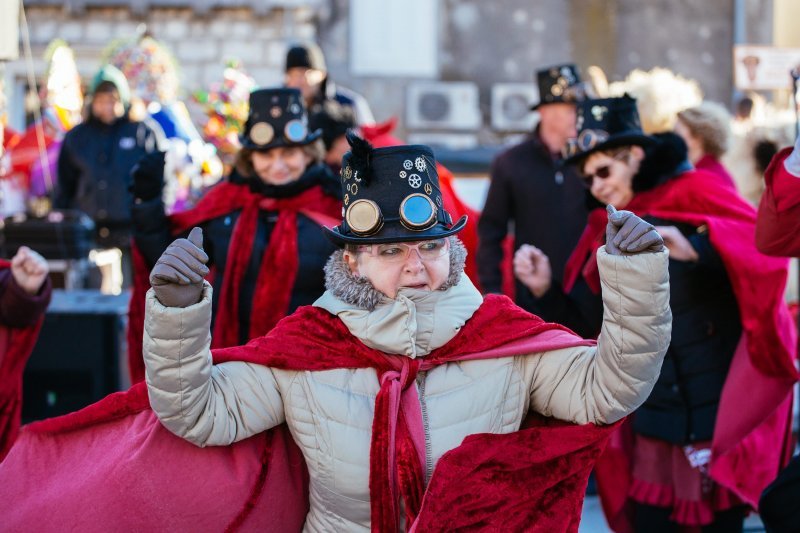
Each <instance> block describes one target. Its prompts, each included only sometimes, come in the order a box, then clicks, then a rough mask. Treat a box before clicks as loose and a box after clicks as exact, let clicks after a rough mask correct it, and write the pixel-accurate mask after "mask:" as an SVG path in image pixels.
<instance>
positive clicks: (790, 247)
mask: <svg viewBox="0 0 800 533" xmlns="http://www.w3.org/2000/svg"><path fill="white" fill-rule="evenodd" d="M790 153H792V148H791V147H789V148H784V149H783V150H781V151H780V152H778V154H777V155H775V157H773V158H772V161H771V162H770V164H769V167H768V168H767V171H766V173H765V174H764V183H765V185H766V188H765V189H764V194H763V195H762V196H761V203H760V204H759V206H758V223H757V224H756V244H757V245H758V249H759V250H761V251H763V252H764V253H766V254H769V255H780V256H783V257H800V178H798V177H797V176H793V175H791V174H789V172H788V171H787V170H786V168H785V167H784V166H783V162H784V161H785V160H786V158H787V157H789V154H790Z"/></svg>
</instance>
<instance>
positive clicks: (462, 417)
mask: <svg viewBox="0 0 800 533" xmlns="http://www.w3.org/2000/svg"><path fill="white" fill-rule="evenodd" d="M350 142H351V145H352V147H353V148H352V151H351V153H349V154H348V155H347V156H346V157H345V161H344V164H343V171H342V188H343V191H344V192H345V215H344V220H343V221H342V222H341V224H340V225H338V226H337V227H335V228H333V229H331V230H329V236H330V238H331V240H332V241H333V242H335V243H336V244H337V245H339V246H340V247H342V249H340V250H337V251H336V252H335V253H334V254H332V256H331V258H330V259H329V262H328V264H327V265H326V267H325V276H326V288H327V290H326V292H325V294H324V295H323V296H322V297H321V298H319V299H318V300H317V301H316V302H315V303H314V305H313V306H307V307H303V308H301V309H299V310H298V311H297V312H295V313H294V314H293V315H291V316H289V317H287V318H285V319H284V320H282V321H281V322H280V323H279V324H278V325H277V326H276V328H274V329H273V330H272V331H271V332H270V333H269V334H267V335H266V336H264V337H259V338H257V339H254V340H252V341H251V342H250V343H248V344H247V345H245V346H237V347H231V348H226V349H217V350H210V349H209V347H210V345H211V342H212V341H211V335H210V321H211V301H212V292H213V289H212V288H211V286H210V284H208V282H205V281H204V280H203V275H204V271H205V270H204V262H205V260H207V255H206V254H205V252H204V251H203V236H202V235H203V234H202V231H201V229H200V228H196V229H193V230H192V232H191V233H190V234H189V237H188V239H178V240H176V241H175V242H174V243H173V244H172V245H170V247H169V248H168V250H167V251H166V252H165V253H164V255H162V257H161V259H159V261H158V262H157V264H156V266H155V267H154V269H153V271H152V273H151V278H150V279H151V284H152V286H153V290H152V291H149V292H148V295H147V310H146V317H147V318H146V321H145V328H146V329H145V343H144V346H145V357H146V359H145V361H146V364H147V381H146V384H145V383H140V384H137V385H136V386H135V387H134V388H132V389H131V390H130V391H128V392H127V393H123V394H118V395H114V396H111V397H109V398H107V399H106V400H104V401H103V402H100V403H99V404H95V405H94V406H91V407H89V408H87V409H85V410H83V411H80V412H78V413H74V414H72V415H67V416H65V417H61V418H58V419H53V420H49V421H44V422H41V423H37V424H36V425H33V426H31V427H30V428H28V429H27V430H26V431H25V432H24V434H23V438H22V439H21V440H20V441H19V443H18V444H17V446H16V447H15V448H14V449H13V450H12V452H11V454H10V455H9V456H8V458H7V460H6V461H5V462H4V463H3V464H1V465H0V513H2V515H3V517H4V520H5V523H6V525H7V527H8V529H10V530H11V531H18V530H19V531H21V530H26V529H27V530H31V529H38V530H42V529H50V528H53V527H54V526H55V525H56V524H57V526H58V527H60V528H61V529H70V528H78V529H81V530H84V531H86V530H88V531H95V530H99V529H101V528H102V526H104V525H105V526H106V527H107V526H108V524H109V523H113V524H114V526H115V527H117V528H122V529H125V528H127V527H128V526H129V525H132V524H136V527H137V528H139V529H149V528H152V529H164V528H165V527H169V528H170V529H201V530H216V531H218V530H221V529H226V530H247V531H250V530H255V529H256V528H262V529H261V530H266V531H277V530H280V531H297V530H299V529H301V528H303V529H304V530H306V531H331V530H368V529H371V530H372V531H396V530H401V529H405V530H411V531H445V530H452V529H458V528H472V529H478V528H480V529H502V530H511V531H522V530H529V531H530V530H533V531H570V532H575V531H577V529H578V523H579V521H580V513H581V507H582V501H583V493H584V491H585V488H586V482H587V476H588V472H589V469H590V468H591V466H592V464H593V462H594V460H595V458H596V457H597V455H598V454H599V452H600V450H601V449H602V447H603V444H604V441H605V437H606V435H607V434H608V433H609V432H610V431H611V430H612V429H613V428H614V427H615V425H616V422H617V421H618V420H620V419H621V418H623V417H624V416H625V415H626V414H627V413H629V412H630V411H631V410H633V409H634V408H635V407H636V406H637V405H638V403H639V402H640V401H642V400H643V398H644V397H646V396H647V394H648V392H649V387H650V383H652V381H653V380H654V379H655V375H656V374H657V372H658V368H659V365H660V361H661V359H662V357H663V354H664V352H665V350H666V348H667V345H668V340H669V334H670V313H669V306H668V300H667V293H668V284H667V280H666V279H665V274H666V259H667V258H666V252H665V251H664V248H663V243H662V241H661V239H660V237H659V236H658V234H657V233H655V232H654V231H652V228H649V227H646V226H644V225H640V226H639V230H638V231H635V232H632V233H630V234H629V235H628V237H627V238H626V239H625V240H624V247H625V248H626V249H628V250H629V252H631V253H630V254H629V255H621V254H620V253H619V249H617V248H611V249H608V250H607V249H606V248H601V249H600V250H599V251H598V261H599V263H600V273H601V277H602V278H603V280H604V282H605V283H606V284H607V288H608V291H607V293H608V295H609V298H608V302H607V304H608V306H609V314H608V316H607V317H606V318H607V321H606V323H605V332H606V335H604V336H603V337H601V338H600V340H599V341H598V342H597V343H595V342H594V341H587V340H584V339H581V338H580V337H577V336H576V335H574V334H573V333H571V332H570V331H569V330H567V329H565V328H563V327H561V326H558V325H556V324H549V323H545V322H543V321H541V320H540V319H538V318H536V317H534V316H532V315H530V314H528V313H526V312H524V311H522V310H521V309H519V308H517V307H516V306H514V305H513V304H512V303H511V302H510V300H508V299H507V298H505V297H500V296H489V297H487V298H486V299H484V298H483V297H482V296H481V295H480V293H479V292H478V291H477V289H475V287H474V285H472V283H471V282H470V281H469V279H468V278H467V277H466V276H463V275H462V273H463V268H464V258H465V250H464V246H463V244H461V242H460V241H459V240H458V239H457V238H455V236H454V235H455V234H456V233H457V232H458V231H460V230H461V229H462V228H463V227H464V223H465V219H463V218H462V219H460V220H457V221H453V219H452V218H451V217H450V214H449V213H447V212H446V211H445V210H444V209H439V208H437V206H441V203H440V202H441V196H440V195H441V192H440V189H439V181H438V176H437V173H436V166H435V160H434V159H433V155H432V152H431V151H430V149H429V148H428V147H425V146H400V147H392V148H380V149H373V148H372V147H371V146H369V145H368V144H367V143H366V142H364V141H363V140H361V139H358V138H356V137H351V138H350ZM631 221H634V222H635V221H636V218H635V217H634V216H633V215H631V214H630V213H614V214H612V215H610V217H609V231H610V232H611V234H612V235H613V234H615V233H616V231H617V230H618V229H619V228H620V227H624V226H625V224H626V223H629V222H631ZM620 276H622V277H624V279H625V281H624V283H623V282H622V281H621V279H620ZM642 291H644V292H647V293H648V294H650V295H651V299H650V300H649V301H648V302H647V303H646V304H642V303H641V302H638V300H637V295H638V294H639V293H641V292H642ZM212 360H213V362H214V363H216V364H213V365H212ZM148 400H149V404H150V406H151V407H152V409H153V411H154V412H155V413H156V414H157V416H158V418H156V417H155V415H154V414H153V411H149V410H148V409H147V404H148ZM529 414H530V415H532V416H527V415H529ZM537 414H538V415H537ZM541 415H544V416H545V417H548V418H547V420H544V419H542V417H541ZM557 419H561V420H562V421H558V420H557ZM159 421H160V423H159ZM165 428H166V429H165ZM520 428H522V429H521V430H520ZM167 429H168V430H169V432H168V431H167ZM172 433H174V434H177V435H180V436H181V437H182V438H178V437H177V436H175V435H173V434H172ZM81 445H82V446H81ZM195 445H197V446H195ZM198 446H199V447H198ZM79 448H80V449H81V451H80V452H79V451H78V449H79ZM303 464H305V467H304V466H303ZM22 472H25V475H21V473H22ZM86 502H91V504H90V505H86ZM79 503H80V505H79ZM42 505H44V506H46V508H47V509H48V512H47V513H41V512H40V509H41V508H42ZM76 509H78V511H77V512H76ZM112 520H113V522H112Z"/></svg>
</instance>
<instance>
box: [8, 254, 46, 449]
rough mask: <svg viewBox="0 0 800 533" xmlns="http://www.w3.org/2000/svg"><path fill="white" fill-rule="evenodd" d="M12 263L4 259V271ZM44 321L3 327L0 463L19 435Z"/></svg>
mask: <svg viewBox="0 0 800 533" xmlns="http://www.w3.org/2000/svg"><path fill="white" fill-rule="evenodd" d="M10 266H11V263H9V262H8V261H4V260H2V259H0V270H5V269H7V268H9V267H10ZM43 322H44V318H42V319H40V320H39V321H38V322H37V323H36V325H35V326H30V327H27V328H8V327H6V326H3V325H0V461H2V460H3V458H4V457H5V456H6V454H7V453H8V450H10V449H11V445H12V444H14V441H15V440H16V438H17V433H19V423H20V416H21V414H22V373H23V371H24V370H25V363H27V362H28V357H30V355H31V352H32V351H33V347H34V345H35V344H36V338H37V337H38V336H39V330H40V329H41V328H42V323H43Z"/></svg>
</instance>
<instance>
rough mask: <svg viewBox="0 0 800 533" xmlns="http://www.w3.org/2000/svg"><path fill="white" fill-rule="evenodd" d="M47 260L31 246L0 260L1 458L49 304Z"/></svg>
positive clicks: (15, 428)
mask: <svg viewBox="0 0 800 533" xmlns="http://www.w3.org/2000/svg"><path fill="white" fill-rule="evenodd" d="M48 271H49V269H48V267H47V262H46V261H45V260H44V258H42V256H40V255H39V254H37V253H36V252H34V251H32V250H30V249H29V248H28V247H26V246H23V247H21V248H20V249H19V251H18V252H17V254H16V255H15V256H14V258H13V259H12V260H11V261H10V262H9V261H3V260H0V461H2V460H3V458H4V457H5V456H6V454H7V453H8V450H10V449H11V446H12V445H13V444H14V441H15V440H16V438H17V433H18V432H19V425H20V417H21V415H22V373H23V371H24V370H25V363H26V362H27V361H28V357H30V355H31V352H32V351H33V346H34V344H36V338H37V337H38V335H39V329H40V328H41V327H42V321H43V320H42V319H43V316H44V311H45V309H47V305H48V304H49V303H50V293H51V290H52V289H51V284H50V279H49V278H48V277H47V273H48Z"/></svg>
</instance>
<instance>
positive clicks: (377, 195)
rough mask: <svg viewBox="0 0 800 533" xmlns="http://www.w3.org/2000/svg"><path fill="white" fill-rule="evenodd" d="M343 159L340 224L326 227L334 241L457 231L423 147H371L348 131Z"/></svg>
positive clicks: (409, 237)
mask: <svg viewBox="0 0 800 533" xmlns="http://www.w3.org/2000/svg"><path fill="white" fill-rule="evenodd" d="M347 140H348V141H349V142H350V147H351V150H350V151H349V152H347V153H346V154H345V156H344V158H342V172H341V180H342V193H343V194H342V196H343V197H344V207H343V212H344V214H343V217H342V218H344V220H342V223H341V224H340V225H339V226H336V227H335V228H333V229H326V233H327V235H328V237H329V238H330V239H331V240H332V241H333V242H334V243H335V244H337V245H339V246H342V245H344V244H348V243H349V244H381V243H387V242H402V241H424V240H428V239H439V238H441V237H447V236H449V235H453V234H455V233H458V232H459V231H461V230H462V229H463V228H464V226H465V225H466V223H467V217H466V216H463V217H461V218H460V219H459V220H458V221H457V222H456V223H455V224H454V223H453V220H452V218H451V217H450V214H449V213H448V212H447V211H445V210H444V207H443V205H442V191H441V190H440V189H439V174H438V173H437V172H436V161H435V160H434V158H433V152H432V151H431V149H430V148H429V147H427V146H423V145H411V146H392V147H389V148H372V146H371V145H370V144H369V143H368V142H366V141H365V140H363V139H361V138H359V137H357V136H356V135H354V134H353V133H352V132H348V134H347Z"/></svg>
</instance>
